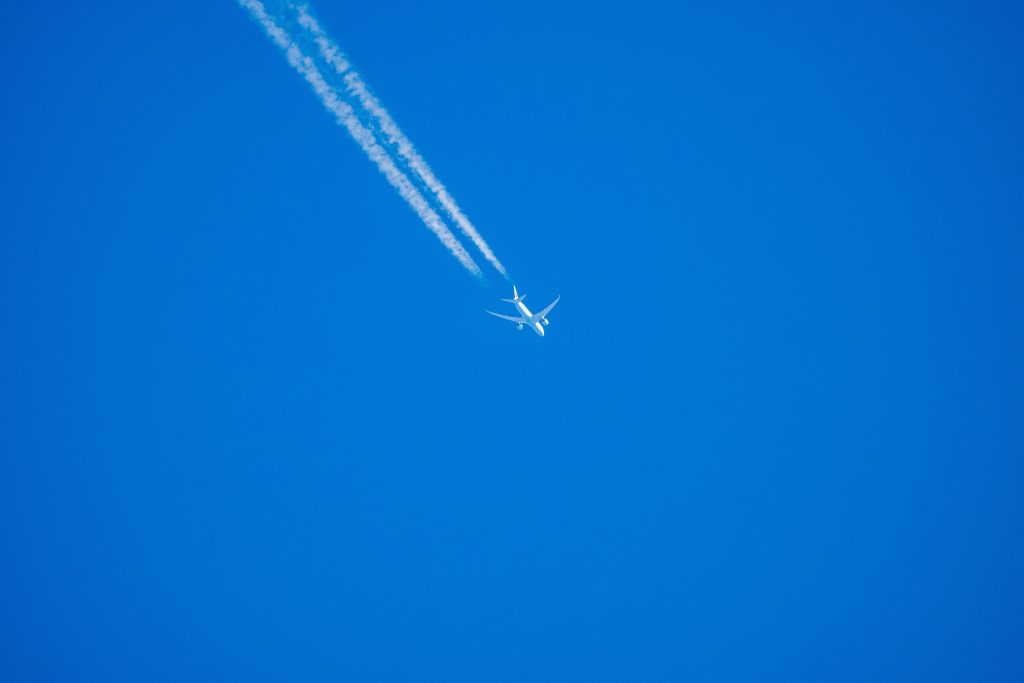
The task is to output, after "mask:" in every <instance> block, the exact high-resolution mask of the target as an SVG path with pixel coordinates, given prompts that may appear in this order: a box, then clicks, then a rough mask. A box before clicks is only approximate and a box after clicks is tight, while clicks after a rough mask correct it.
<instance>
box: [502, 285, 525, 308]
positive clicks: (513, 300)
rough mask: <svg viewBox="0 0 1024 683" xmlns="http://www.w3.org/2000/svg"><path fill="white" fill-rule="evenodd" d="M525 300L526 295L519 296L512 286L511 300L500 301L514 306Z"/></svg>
mask: <svg viewBox="0 0 1024 683" xmlns="http://www.w3.org/2000/svg"><path fill="white" fill-rule="evenodd" d="M525 298H526V295H525V294H523V295H522V296H519V292H517V291H516V286H515V285H512V298H511V299H502V301H504V302H506V303H510V304H515V303H519V302H520V301H522V300H523V299H525Z"/></svg>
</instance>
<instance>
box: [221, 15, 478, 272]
mask: <svg viewBox="0 0 1024 683" xmlns="http://www.w3.org/2000/svg"><path fill="white" fill-rule="evenodd" d="M238 3H239V4H240V5H241V6H242V7H244V8H245V9H247V10H249V13H250V14H251V15H252V17H253V19H255V20H256V21H257V22H258V23H259V24H260V26H262V27H263V30H264V32H265V33H266V34H267V37H269V38H270V39H271V40H272V41H274V43H275V44H276V45H277V46H278V47H279V48H281V50H282V51H283V52H284V54H285V57H286V58H287V60H288V63H289V64H291V65H292V67H293V68H294V69H295V70H296V71H298V72H299V73H300V74H302V76H303V77H304V78H305V79H306V81H307V82H308V83H309V85H310V86H312V88H313V91H314V92H315V93H316V95H317V97H318V98H320V102H321V103H322V104H323V105H324V107H326V108H327V110H328V111H330V112H331V113H332V114H334V116H335V117H336V119H337V121H338V123H339V124H340V125H342V126H344V127H345V129H346V130H348V132H349V135H351V136H352V139H353V140H355V141H356V143H357V144H358V145H359V146H360V147H361V148H362V149H363V151H364V152H365V153H366V156H367V157H369V158H370V161H372V162H373V163H375V164H376V165H377V168H378V169H379V170H380V172H381V173H382V174H384V177H385V178H387V180H388V182H389V183H391V185H392V187H394V188H395V189H396V190H398V194H400V195H401V196H402V199H404V200H405V201H406V203H407V204H409V206H410V207H411V208H412V210H413V211H415V212H416V215H417V216H419V217H420V220H422V221H423V223H424V224H425V225H426V226H427V227H428V228H430V229H431V230H432V231H433V232H434V234H435V235H437V238H438V239H439V240H441V243H442V244H444V245H445V246H446V247H447V248H448V250H449V251H450V252H451V253H452V255H453V256H455V258H456V259H458V260H459V263H461V264H462V265H463V266H464V267H465V268H466V270H468V271H469V272H471V273H473V275H476V276H477V277H483V274H482V273H481V272H480V268H479V266H477V264H476V262H475V261H474V260H473V257H472V256H470V255H469V252H467V251H466V248H465V247H463V246H462V243H461V242H459V240H458V239H457V238H456V237H455V235H453V234H452V231H451V230H449V229H448V226H447V225H445V224H444V221H442V220H441V218H440V216H438V215H437V212H435V211H434V210H433V209H432V208H431V207H430V204H429V203H428V202H427V200H426V199H424V197H423V195H422V194H420V191H419V190H417V189H416V186H415V185H413V184H412V182H411V181H410V180H409V178H408V177H407V176H406V175H405V174H404V173H403V172H402V171H401V170H399V168H398V167H397V166H396V165H395V162H394V160H393V159H392V158H391V156H390V155H389V154H388V153H387V151H386V150H385V149H384V148H383V147H381V146H380V144H378V143H377V141H376V139H374V137H373V133H372V132H371V131H370V129H368V128H367V127H366V126H364V125H363V124H362V123H361V122H360V121H359V118H358V117H357V116H356V114H355V112H354V111H353V110H352V107H350V106H349V105H348V104H346V103H345V102H343V101H341V99H340V98H339V97H338V95H337V93H335V92H334V90H333V89H332V88H331V86H330V85H328V84H327V81H325V80H324V77H323V75H322V74H321V73H320V70H319V69H317V68H316V65H315V64H314V63H313V60H312V59H311V58H309V57H308V56H307V55H305V54H304V53H303V52H302V50H301V49H300V48H299V46H298V45H297V44H296V42H295V41H294V40H292V38H291V36H290V35H288V32H287V31H285V30H284V29H283V28H281V27H280V26H279V25H278V24H277V22H275V21H274V19H273V18H272V17H271V16H270V15H269V14H268V13H267V10H266V7H265V6H264V5H263V3H262V2H260V0H238Z"/></svg>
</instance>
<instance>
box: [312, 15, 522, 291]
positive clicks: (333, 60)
mask: <svg viewBox="0 0 1024 683" xmlns="http://www.w3.org/2000/svg"><path fill="white" fill-rule="evenodd" d="M296 11H297V12H298V15H299V25H300V26H302V27H303V28H305V29H306V30H307V31H309V33H310V35H312V36H313V39H314V40H315V41H316V45H317V48H318V49H319V50H320V55H321V56H322V57H323V58H324V60H325V61H326V62H327V63H328V64H330V65H331V66H332V67H333V68H334V70H335V71H336V72H337V73H338V75H339V76H342V77H343V78H344V81H345V87H346V90H348V92H349V94H351V95H353V96H354V97H355V98H356V99H357V100H358V101H359V104H360V105H361V106H362V108H363V109H364V110H365V111H366V112H367V113H368V114H370V116H372V117H373V119H374V121H376V122H377V125H378V126H379V127H380V130H381V131H382V132H383V133H384V135H385V136H386V137H387V139H388V142H389V143H391V145H392V146H393V147H395V148H396V149H397V150H398V154H399V156H401V157H402V158H403V159H405V162H406V164H407V165H408V166H409V168H410V169H411V170H412V172H413V173H415V174H416V176H417V177H418V178H419V179H420V180H421V181H422V182H423V184H424V185H426V187H427V189H429V190H430V191H431V192H432V193H433V195H434V197H435V198H436V199H437V202H438V204H440V205H441V207H442V208H444V210H445V212H446V213H447V214H448V215H449V216H451V219H452V220H453V221H454V222H455V225H457V226H458V227H459V230H461V231H462V233H463V234H464V235H465V236H466V237H468V238H469V239H470V240H472V242H473V244H475V245H476V247H477V249H479V250H480V253H482V254H483V255H484V258H486V259H487V260H488V261H489V262H490V263H491V265H493V266H494V267H495V268H496V269H497V270H498V272H499V273H501V274H502V275H504V276H505V277H506V278H507V277H508V274H507V273H506V272H505V266H503V265H501V262H500V261H499V260H498V257H496V256H495V255H494V252H493V251H491V248H490V247H489V246H487V242H485V241H484V238H483V237H482V236H481V235H480V233H479V232H477V229H476V228H475V227H473V224H472V223H470V222H469V219H468V218H466V215H465V214H464V213H462V210H461V209H459V205H458V204H456V203H455V199H453V198H452V196H451V195H450V194H449V193H448V190H447V189H446V188H445V186H444V185H442V184H441V181H440V180H438V179H437V176H435V175H434V172H433V171H432V170H430V166H428V165H427V162H426V161H425V160H424V159H423V157H422V156H420V154H419V152H417V151H416V148H415V147H413V144H412V142H411V141H410V140H409V138H408V137H406V135H405V133H403V132H402V129H401V128H399V127H398V124H397V123H395V121H394V119H392V118H391V115H390V114H388V112H387V110H386V109H384V107H383V106H382V105H381V103H380V101H379V100H378V99H377V98H376V97H374V95H373V93H371V92H370V90H369V88H367V87H366V84H365V83H364V82H363V79H362V78H360V76H359V74H358V73H357V72H356V71H355V70H354V69H353V68H352V65H351V64H350V63H349V61H348V60H347V59H346V58H345V56H344V54H343V53H342V52H341V50H340V49H338V46H337V45H335V44H334V42H333V41H332V40H331V39H330V37H329V36H328V35H327V34H326V33H325V32H324V30H323V29H322V28H320V24H319V23H318V22H317V20H316V18H314V17H313V15H312V14H311V13H310V11H309V8H308V7H307V6H306V5H300V6H299V7H298V8H297V9H296Z"/></svg>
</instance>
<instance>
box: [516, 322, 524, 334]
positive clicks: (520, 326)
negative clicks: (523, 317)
mask: <svg viewBox="0 0 1024 683" xmlns="http://www.w3.org/2000/svg"><path fill="white" fill-rule="evenodd" d="M516 329H517V330H519V331H520V332H522V331H523V324H522V323H519V324H517V325H516Z"/></svg>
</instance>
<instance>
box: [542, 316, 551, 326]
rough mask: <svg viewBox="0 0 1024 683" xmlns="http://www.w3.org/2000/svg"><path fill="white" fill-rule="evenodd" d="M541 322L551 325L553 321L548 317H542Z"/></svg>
mask: <svg viewBox="0 0 1024 683" xmlns="http://www.w3.org/2000/svg"><path fill="white" fill-rule="evenodd" d="M541 322H543V323H544V324H545V325H550V324H551V323H549V322H548V319H547V318H541Z"/></svg>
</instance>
